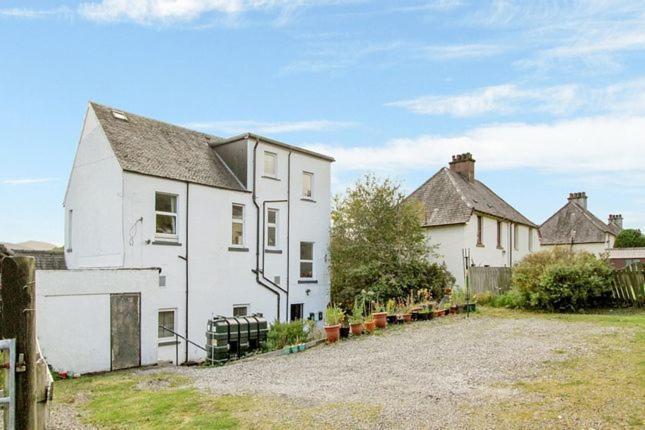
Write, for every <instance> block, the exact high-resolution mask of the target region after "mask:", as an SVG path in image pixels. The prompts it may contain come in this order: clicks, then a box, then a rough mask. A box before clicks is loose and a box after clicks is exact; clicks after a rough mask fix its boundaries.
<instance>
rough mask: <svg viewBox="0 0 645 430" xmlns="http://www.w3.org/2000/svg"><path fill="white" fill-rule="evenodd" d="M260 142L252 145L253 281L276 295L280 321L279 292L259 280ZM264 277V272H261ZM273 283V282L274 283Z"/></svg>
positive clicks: (257, 141)
mask: <svg viewBox="0 0 645 430" xmlns="http://www.w3.org/2000/svg"><path fill="white" fill-rule="evenodd" d="M259 144H260V139H257V138H256V139H255V145H254V146H253V205H254V206H255V209H256V214H257V222H256V228H255V270H254V272H255V281H256V282H257V283H258V284H259V285H261V286H263V287H264V288H266V289H267V290H269V291H271V292H272V293H273V294H275V295H276V301H277V310H278V313H277V319H278V321H280V293H279V292H278V291H276V290H274V289H273V288H271V287H270V286H269V285H267V284H265V283H263V282H262V281H261V280H260V205H258V202H257V192H256V188H257V187H256V182H257V164H258V163H257V149H258V145H259ZM263 277H264V274H263ZM274 285H275V284H274Z"/></svg>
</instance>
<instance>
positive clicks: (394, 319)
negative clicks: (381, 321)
mask: <svg viewBox="0 0 645 430" xmlns="http://www.w3.org/2000/svg"><path fill="white" fill-rule="evenodd" d="M386 319H387V323H388V324H396V322H397V320H398V317H397V316H396V315H388V316H387V318H386Z"/></svg>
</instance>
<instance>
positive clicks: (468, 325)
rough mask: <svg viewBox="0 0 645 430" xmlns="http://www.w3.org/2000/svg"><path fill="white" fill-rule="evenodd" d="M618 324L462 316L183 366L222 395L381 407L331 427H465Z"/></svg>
mask: <svg viewBox="0 0 645 430" xmlns="http://www.w3.org/2000/svg"><path fill="white" fill-rule="evenodd" d="M610 330H612V329H611V328H603V327H599V326H597V325H593V324H582V323H577V324H575V325H574V324H571V323H567V322H560V321H555V320H548V319H542V318H518V319H502V318H489V317H480V316H475V317H471V318H468V319H467V318H465V316H461V315H459V316H455V317H450V318H444V319H439V320H434V321H427V322H417V323H414V324H410V325H406V326H404V327H395V328H393V329H391V330H387V331H385V332H384V333H382V334H380V335H375V336H362V337H361V338H359V339H353V340H349V341H343V342H340V343H337V344H334V345H324V346H320V347H317V348H313V349H311V350H307V351H305V352H302V353H298V354H293V355H288V356H277V357H258V358H254V359H249V360H245V361H240V362H237V363H234V364H231V365H227V366H223V367H219V368H194V367H193V368H176V371H177V372H179V373H182V374H184V375H186V376H189V377H191V378H192V379H193V380H194V381H195V385H196V386H197V387H198V388H200V389H202V390H207V391H210V392H212V393H216V394H253V395H270V396H276V395H277V396H279V397H282V398H286V399H288V400H289V401H294V402H298V404H302V403H303V402H305V403H307V404H310V405H312V406H320V405H325V404H338V403H339V402H340V403H343V402H351V403H352V404H364V405H369V407H373V406H375V405H376V406H378V407H379V409H380V414H379V415H378V417H377V419H376V421H377V422H376V423H374V422H373V421H371V420H370V422H365V421H363V419H364V418H361V417H360V416H358V417H356V416H354V415H352V414H336V415H335V416H332V417H327V419H329V420H331V421H328V422H326V423H325V425H324V426H325V427H336V426H339V427H346V428H440V427H443V428H445V427H446V425H448V427H450V428H458V427H460V426H463V425H464V423H465V420H466V418H467V410H468V409H469V408H473V407H485V404H486V403H487V402H496V401H499V400H504V399H508V398H509V397H510V396H514V395H517V394H518V393H519V392H517V391H516V390H513V389H510V388H507V387H508V383H512V382H514V381H516V380H518V379H521V378H526V377H529V376H531V375H533V374H535V373H536V372H537V371H539V369H540V368H541V365H542V364H543V363H545V362H546V361H550V360H564V359H566V358H569V357H570V356H571V355H573V354H581V353H584V352H585V349H586V348H585V337H587V336H588V335H592V334H600V333H605V332H607V331H610ZM447 423H449V424H447Z"/></svg>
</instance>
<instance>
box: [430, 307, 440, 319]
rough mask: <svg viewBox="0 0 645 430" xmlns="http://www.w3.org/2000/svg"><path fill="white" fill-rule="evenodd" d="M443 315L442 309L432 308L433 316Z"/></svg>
mask: <svg viewBox="0 0 645 430" xmlns="http://www.w3.org/2000/svg"><path fill="white" fill-rule="evenodd" d="M440 316H441V311H440V310H439V309H433V310H432V318H439V317H440Z"/></svg>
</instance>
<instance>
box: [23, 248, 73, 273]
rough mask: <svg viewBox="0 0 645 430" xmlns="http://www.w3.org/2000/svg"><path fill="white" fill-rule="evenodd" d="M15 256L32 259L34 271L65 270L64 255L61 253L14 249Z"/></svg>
mask: <svg viewBox="0 0 645 430" xmlns="http://www.w3.org/2000/svg"><path fill="white" fill-rule="evenodd" d="M13 252H14V254H15V255H16V256H25V257H34V258H35V259H36V270H67V265H66V264H65V254H64V253H63V252H61V251H34V250H26V249H14V250H13Z"/></svg>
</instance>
